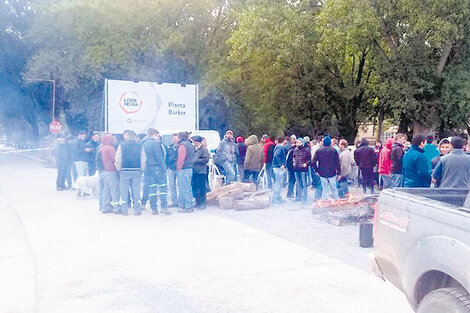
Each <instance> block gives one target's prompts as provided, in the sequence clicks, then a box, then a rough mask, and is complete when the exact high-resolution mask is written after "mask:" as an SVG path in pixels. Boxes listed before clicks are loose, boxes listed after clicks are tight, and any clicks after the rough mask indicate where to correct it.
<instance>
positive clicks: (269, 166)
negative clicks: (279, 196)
mask: <svg viewBox="0 0 470 313" xmlns="http://www.w3.org/2000/svg"><path fill="white" fill-rule="evenodd" d="M266 176H267V178H268V188H269V189H271V188H273V183H274V182H275V181H276V177H275V174H274V171H273V164H272V163H266Z"/></svg>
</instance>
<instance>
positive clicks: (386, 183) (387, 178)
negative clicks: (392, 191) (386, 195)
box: [379, 174, 392, 189]
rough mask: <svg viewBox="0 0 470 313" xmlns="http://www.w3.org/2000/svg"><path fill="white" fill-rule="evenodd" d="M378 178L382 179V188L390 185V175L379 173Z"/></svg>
mask: <svg viewBox="0 0 470 313" xmlns="http://www.w3.org/2000/svg"><path fill="white" fill-rule="evenodd" d="M379 179H380V180H381V181H382V189H388V188H391V187H392V176H387V175H382V174H379Z"/></svg>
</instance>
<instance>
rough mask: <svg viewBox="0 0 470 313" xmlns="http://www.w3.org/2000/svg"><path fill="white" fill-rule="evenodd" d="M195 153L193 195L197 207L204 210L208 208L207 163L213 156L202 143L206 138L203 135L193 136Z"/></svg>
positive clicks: (192, 181)
mask: <svg viewBox="0 0 470 313" xmlns="http://www.w3.org/2000/svg"><path fill="white" fill-rule="evenodd" d="M191 139H192V141H193V144H194V147H195V150H196V151H195V153H194V158H193V176H192V178H191V186H192V190H193V196H194V198H195V200H196V209H198V210H203V209H205V208H206V192H207V189H206V181H207V175H208V168H207V163H208V162H209V159H210V158H211V155H210V154H209V151H208V150H207V148H206V147H205V146H204V145H203V144H202V142H203V141H204V138H202V137H201V136H193V137H192V138H191Z"/></svg>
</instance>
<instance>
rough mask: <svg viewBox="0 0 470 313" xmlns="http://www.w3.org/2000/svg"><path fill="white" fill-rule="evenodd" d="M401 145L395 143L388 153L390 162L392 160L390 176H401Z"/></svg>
mask: <svg viewBox="0 0 470 313" xmlns="http://www.w3.org/2000/svg"><path fill="white" fill-rule="evenodd" d="M403 154H404V152H403V145H402V144H400V143H398V142H395V143H394V144H393V146H392V151H391V152H390V160H392V167H391V172H392V174H403V169H402V167H403Z"/></svg>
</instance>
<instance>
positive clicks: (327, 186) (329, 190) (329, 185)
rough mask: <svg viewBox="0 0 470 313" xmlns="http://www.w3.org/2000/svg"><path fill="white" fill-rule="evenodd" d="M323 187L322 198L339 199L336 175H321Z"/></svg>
mask: <svg viewBox="0 0 470 313" xmlns="http://www.w3.org/2000/svg"><path fill="white" fill-rule="evenodd" d="M320 181H321V187H322V189H323V192H322V195H321V198H322V200H328V198H329V197H330V195H331V197H332V198H333V199H338V198H339V196H338V189H336V176H333V177H320Z"/></svg>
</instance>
